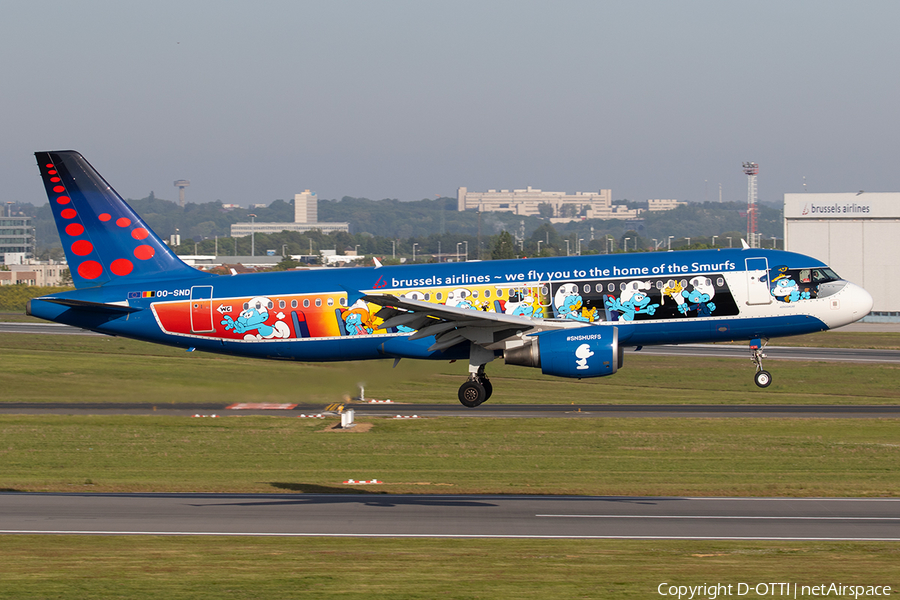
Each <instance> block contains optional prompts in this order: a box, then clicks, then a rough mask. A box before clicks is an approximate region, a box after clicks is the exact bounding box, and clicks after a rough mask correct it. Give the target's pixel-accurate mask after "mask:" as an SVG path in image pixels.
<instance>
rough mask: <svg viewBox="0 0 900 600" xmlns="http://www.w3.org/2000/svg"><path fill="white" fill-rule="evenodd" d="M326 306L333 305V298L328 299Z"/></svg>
mask: <svg viewBox="0 0 900 600" xmlns="http://www.w3.org/2000/svg"><path fill="white" fill-rule="evenodd" d="M328 306H334V298H329V299H328Z"/></svg>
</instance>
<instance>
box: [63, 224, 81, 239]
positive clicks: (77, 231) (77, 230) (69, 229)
mask: <svg viewBox="0 0 900 600" xmlns="http://www.w3.org/2000/svg"><path fill="white" fill-rule="evenodd" d="M66 233H68V234H69V235H73V236H74V235H81V234H82V233H84V227H82V225H81V223H69V224H68V225H66Z"/></svg>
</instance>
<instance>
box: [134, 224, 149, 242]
mask: <svg viewBox="0 0 900 600" xmlns="http://www.w3.org/2000/svg"><path fill="white" fill-rule="evenodd" d="M148 235H150V232H149V231H147V230H146V229H144V228H143V227H137V228H135V230H134V231H132V232H131V237H133V238H134V239H136V240H143V239H146V237H147V236H148Z"/></svg>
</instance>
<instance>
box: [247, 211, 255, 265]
mask: <svg viewBox="0 0 900 600" xmlns="http://www.w3.org/2000/svg"><path fill="white" fill-rule="evenodd" d="M247 216H248V217H250V256H256V215H253V214H251V215H247Z"/></svg>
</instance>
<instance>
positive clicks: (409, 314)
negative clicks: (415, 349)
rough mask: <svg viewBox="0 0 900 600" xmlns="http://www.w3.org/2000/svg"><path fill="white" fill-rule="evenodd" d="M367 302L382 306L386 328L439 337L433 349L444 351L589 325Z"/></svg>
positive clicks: (378, 297)
mask: <svg viewBox="0 0 900 600" xmlns="http://www.w3.org/2000/svg"><path fill="white" fill-rule="evenodd" d="M362 299H363V300H365V301H366V302H371V303H372V304H377V305H379V306H382V307H384V308H382V309H381V310H379V311H378V312H377V313H376V316H378V317H380V318H382V319H384V323H383V324H382V327H384V328H385V329H387V328H390V327H398V326H401V325H403V326H406V327H409V328H410V329H415V330H416V332H415V333H414V334H412V335H411V336H410V337H409V339H410V340H419V339H422V338H426V337H429V336H432V335H433V336H434V337H435V343H434V344H432V345H431V347H430V348H429V350H431V351H435V350H444V349H446V348H450V347H451V346H455V345H456V344H459V343H460V342H464V341H466V340H468V341H470V342H473V343H475V344H478V345H480V346H484V347H485V348H487V349H489V350H493V349H499V348H503V347H504V345H505V342H506V341H507V340H509V339H510V338H521V337H522V336H524V335H527V334H532V333H537V332H538V331H545V330H548V329H563V328H569V327H582V326H585V325H587V323H577V322H571V321H562V320H547V319H532V318H530V317H525V316H519V315H507V314H503V313H495V312H486V311H481V310H474V309H468V308H458V307H455V306H445V305H443V304H434V303H431V302H423V301H421V300H410V299H408V298H398V297H397V296H394V295H391V294H368V295H365V296H363V297H362Z"/></svg>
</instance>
